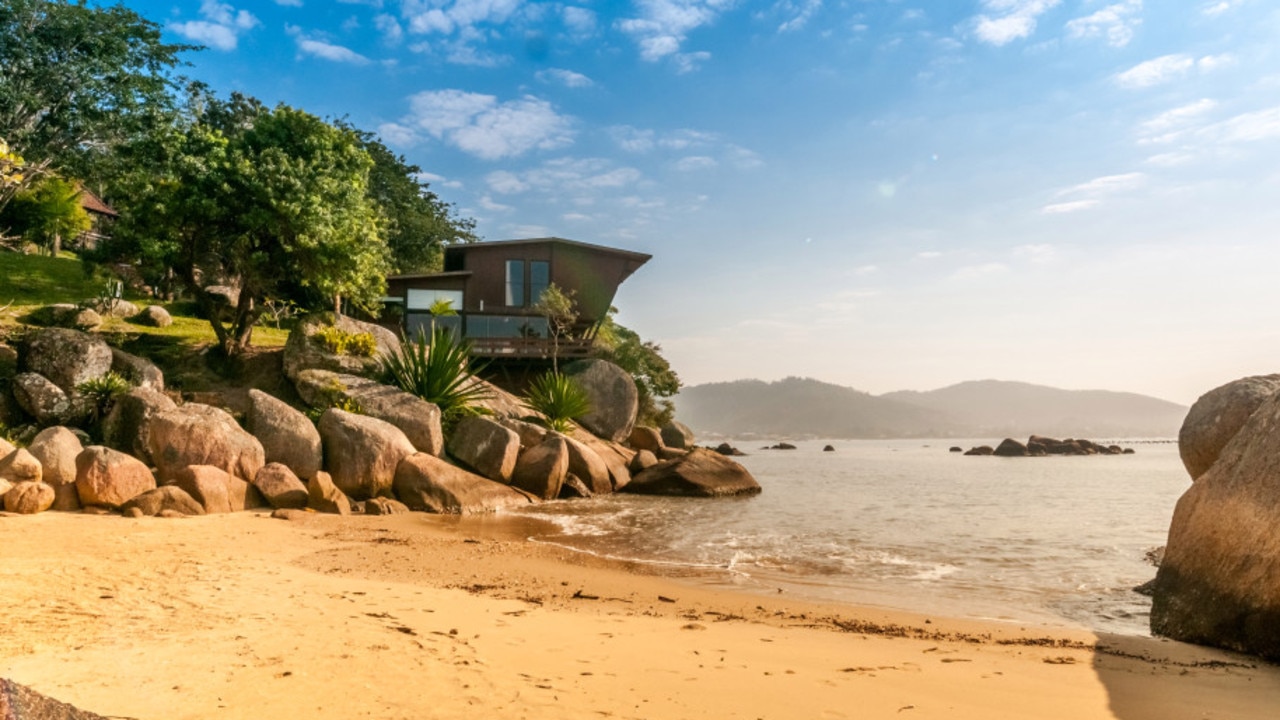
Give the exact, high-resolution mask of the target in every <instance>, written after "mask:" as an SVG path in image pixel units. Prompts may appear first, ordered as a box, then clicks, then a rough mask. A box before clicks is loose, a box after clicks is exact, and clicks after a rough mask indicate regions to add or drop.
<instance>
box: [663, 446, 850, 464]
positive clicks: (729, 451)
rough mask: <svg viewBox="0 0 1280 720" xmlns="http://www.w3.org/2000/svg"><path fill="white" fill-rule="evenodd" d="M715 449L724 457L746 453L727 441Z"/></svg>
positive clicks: (672, 458) (670, 458) (671, 458)
mask: <svg viewBox="0 0 1280 720" xmlns="http://www.w3.org/2000/svg"><path fill="white" fill-rule="evenodd" d="M828 447H830V446H829V445H828ZM715 450H716V452H718V453H720V454H721V455H724V456H725V457H740V456H742V455H746V453H744V452H742V451H741V450H739V449H738V448H736V447H734V446H732V445H730V444H729V443H727V442H723V443H720V444H719V445H717V446H716V447H715ZM675 457H676V456H673V457H669V458H664V459H666V460H674V459H675Z"/></svg>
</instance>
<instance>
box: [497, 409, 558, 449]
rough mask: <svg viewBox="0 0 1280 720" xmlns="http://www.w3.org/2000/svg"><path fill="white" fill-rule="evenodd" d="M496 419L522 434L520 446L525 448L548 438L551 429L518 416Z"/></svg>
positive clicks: (502, 424) (503, 425)
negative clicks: (520, 418)
mask: <svg viewBox="0 0 1280 720" xmlns="http://www.w3.org/2000/svg"><path fill="white" fill-rule="evenodd" d="M495 421H496V422H497V423H498V424H499V425H501V426H502V427H504V428H507V429H508V430H511V431H512V432H514V433H515V434H516V435H519V436H520V447H521V448H523V449H528V448H531V447H533V446H535V445H538V444H540V443H541V442H542V441H543V440H546V439H547V433H549V432H550V431H549V430H547V429H546V428H544V427H542V426H541V425H535V424H534V423H531V422H529V421H527V420H517V419H516V418H509V417H500V418H495Z"/></svg>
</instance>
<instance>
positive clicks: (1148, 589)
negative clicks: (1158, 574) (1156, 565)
mask: <svg viewBox="0 0 1280 720" xmlns="http://www.w3.org/2000/svg"><path fill="white" fill-rule="evenodd" d="M1133 591H1134V592H1136V593H1138V594H1139V595H1145V596H1147V597H1151V596H1153V595H1155V594H1156V581H1155V578H1152V579H1151V580H1148V581H1146V582H1144V583H1142V584H1141V585H1139V586H1137V587H1135V588H1133Z"/></svg>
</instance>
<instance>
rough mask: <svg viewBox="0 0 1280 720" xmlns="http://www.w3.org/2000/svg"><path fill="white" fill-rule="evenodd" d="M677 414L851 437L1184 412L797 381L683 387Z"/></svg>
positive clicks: (747, 429) (1111, 422)
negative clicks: (877, 393)
mask: <svg viewBox="0 0 1280 720" xmlns="http://www.w3.org/2000/svg"><path fill="white" fill-rule="evenodd" d="M676 408H677V415H678V417H679V418H680V419H681V420H682V421H684V422H685V423H686V424H688V425H689V426H690V427H692V428H693V429H694V430H695V431H701V432H705V433H714V434H720V435H747V434H755V435H765V436H778V437H784V436H786V437H790V436H804V435H810V436H818V437H833V438H839V437H844V438H859V437H867V438H870V437H991V438H993V439H996V438H999V437H1005V436H1009V437H1017V438H1025V437H1026V436H1028V435H1031V434H1033V433H1037V434H1041V435H1054V436H1060V437H1084V438H1098V439H1101V438H1108V437H1173V436H1176V435H1177V432H1178V428H1179V427H1180V426H1181V424H1182V418H1183V417H1184V416H1185V415H1186V411H1187V409H1186V408H1185V407H1183V406H1181V405H1177V404H1174V403H1171V402H1166V401H1164V400H1158V399H1156V398H1152V397H1147V396H1145V395H1136V394H1134V393H1121V392H1110V391H1106V390H1061V389H1058V388H1051V387H1045V386H1042V385H1031V384H1028V383H1017V382H1002V381H998V380H983V381H977V382H966V383H960V384H959V385H952V386H951V387H946V388H942V389H940V390H933V391H930V392H915V391H900V392H893V393H888V394H885V395H881V396H874V395H870V394H868V393H864V392H860V391H858V390H854V389H852V388H847V387H842V386H839V385H832V384H830V383H824V382H819V381H817V380H810V379H805V378H787V379H785V380H779V381H777V382H772V383H766V382H763V381H760V380H739V381H736V382H727V383H711V384H707V385H696V386H693V387H689V388H685V389H684V390H682V391H681V392H680V395H679V396H678V397H677V398H676Z"/></svg>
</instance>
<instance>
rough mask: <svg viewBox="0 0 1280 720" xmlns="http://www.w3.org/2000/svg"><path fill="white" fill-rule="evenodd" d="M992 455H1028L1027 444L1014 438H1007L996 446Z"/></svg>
mask: <svg viewBox="0 0 1280 720" xmlns="http://www.w3.org/2000/svg"><path fill="white" fill-rule="evenodd" d="M992 455H995V456H996V457H1026V456H1027V446H1026V445H1023V444H1022V443H1020V442H1018V441H1017V440H1014V439H1013V438H1005V439H1004V440H1002V441H1000V445H999V446H997V447H996V449H995V451H994V452H993V453H992Z"/></svg>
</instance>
